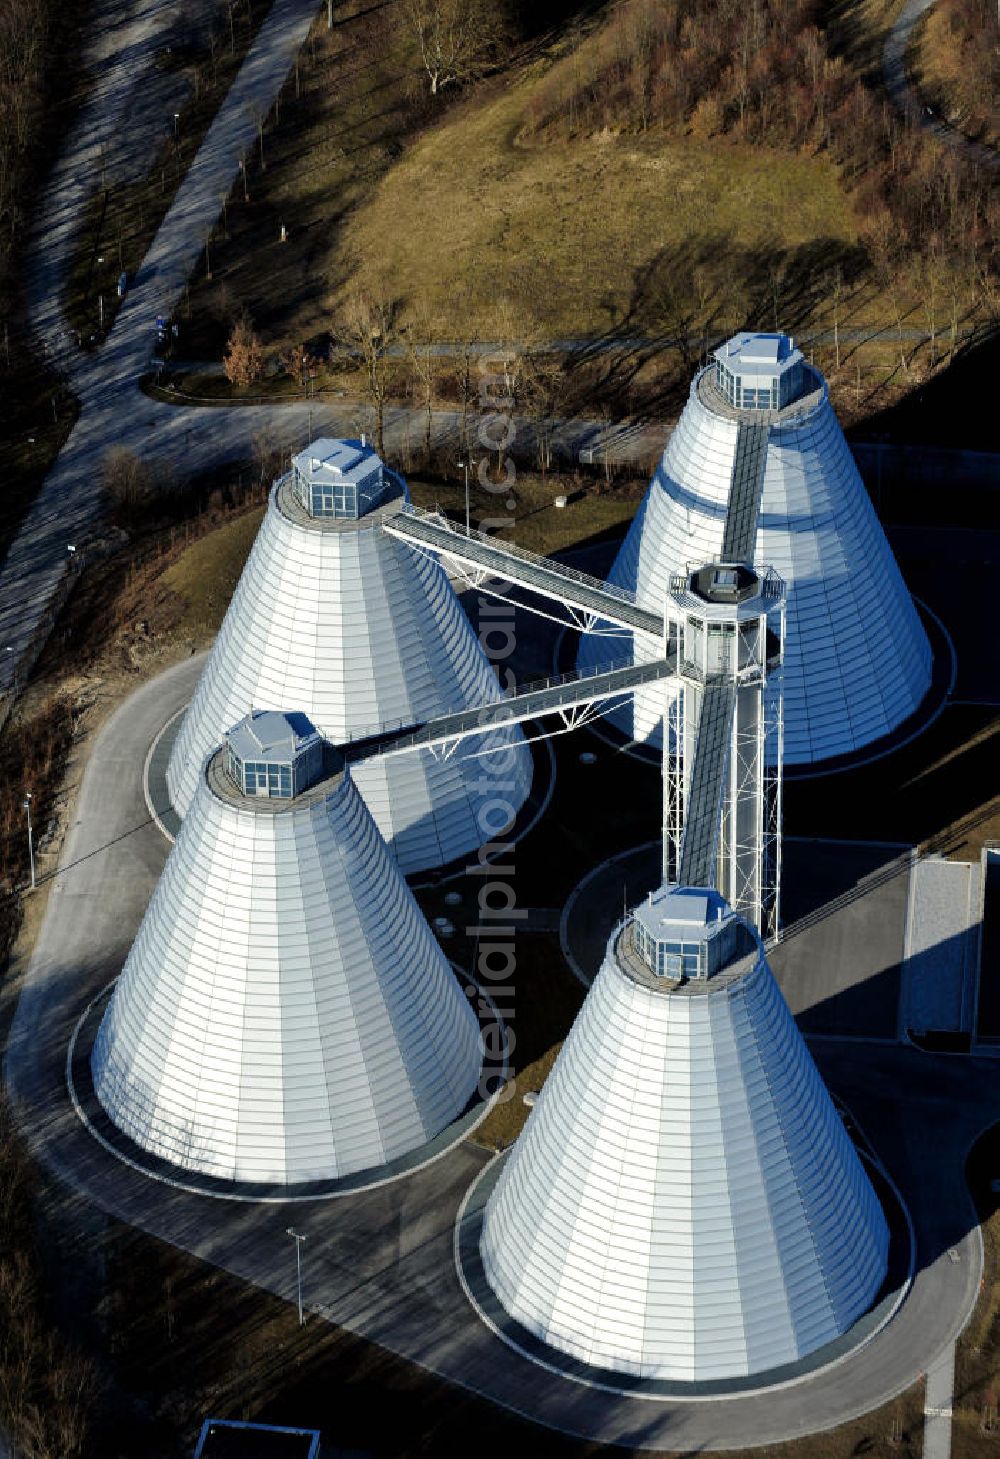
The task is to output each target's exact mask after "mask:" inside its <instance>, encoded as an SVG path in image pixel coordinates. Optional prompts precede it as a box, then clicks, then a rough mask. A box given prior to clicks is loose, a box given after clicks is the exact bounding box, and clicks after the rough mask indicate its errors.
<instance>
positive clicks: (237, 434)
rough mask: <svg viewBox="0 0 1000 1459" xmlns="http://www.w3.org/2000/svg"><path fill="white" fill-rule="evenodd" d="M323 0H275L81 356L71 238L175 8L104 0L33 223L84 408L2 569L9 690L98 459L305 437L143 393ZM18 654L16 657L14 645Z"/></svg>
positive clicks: (38, 270) (192, 455) (296, 429)
mask: <svg viewBox="0 0 1000 1459" xmlns="http://www.w3.org/2000/svg"><path fill="white" fill-rule="evenodd" d="M317 8H318V7H317V3H316V0H274V4H273V5H272V8H271V11H270V14H269V15H268V18H267V20H266V21H265V22H264V24H263V26H262V27H261V29H260V32H259V33H258V35H257V39H256V41H255V42H254V45H253V47H252V48H251V50H250V52H249V54H248V56H247V58H246V60H245V62H244V64H243V66H242V67H241V69H240V72H239V74H238V76H237V77H236V80H235V81H234V82H233V85H232V87H231V88H230V91H229V94H228V96H227V97H226V100H225V102H224V103H223V105H222V107H221V108H220V110H219V113H218V115H217V116H216V119H215V121H214V122H213V124H212V126H211V128H210V129H209V132H208V135H207V136H206V138H205V140H204V142H203V144H202V146H201V148H200V150H199V152H198V154H197V156H196V158H195V160H194V162H193V163H192V165H191V168H190V170H189V172H188V174H187V176H186V177H185V179H184V181H183V182H182V184H181V186H180V188H179V190H178V192H177V195H176V197H175V199H174V201H173V204H172V205H171V208H170V210H169V212H168V213H167V216H166V218H165V219H164V221H163V224H162V226H161V227H160V230H159V232H158V233H157V235H156V238H155V239H154V241H153V244H152V246H151V247H150V250H149V253H148V254H147V255H146V258H145V260H144V261H143V264H142V267H141V269H140V270H139V273H138V276H137V278H136V280H135V283H134V286H133V288H132V289H131V290H130V292H129V295H128V297H127V298H126V300H125V302H124V304H123V306H122V308H121V310H120V312H119V314H118V317H117V319H116V321H115V325H114V328H113V330H112V332H111V334H110V336H109V338H108V340H107V341H106V342H105V344H104V345H103V346H102V347H101V348H100V349H99V350H97V351H95V352H94V353H93V354H90V355H84V354H81V353H80V352H78V351H76V350H75V349H74V348H73V347H72V346H71V345H70V344H69V343H68V342H67V331H66V327H65V321H64V320H63V317H62V290H63V287H64V284H65V279H66V271H67V267H68V261H69V252H70V245H71V239H72V235H73V232H74V230H75V229H76V228H77V227H78V225H79V220H80V216H81V210H82V208H83V207H84V205H85V203H86V199H87V196H88V195H89V193H90V192H91V191H92V189H93V188H94V186H96V185H97V183H98V182H99V178H100V165H101V149H102V146H103V147H106V146H107V145H108V139H109V137H110V136H112V135H113V134H114V133H115V131H116V129H117V128H119V127H120V126H121V125H122V118H123V116H125V115H127V111H126V108H127V106H128V102H129V97H130V96H131V92H132V83H133V79H134V77H135V76H139V77H142V76H143V75H144V74H145V73H146V72H148V70H149V68H150V66H151V65H152V62H153V59H154V57H155V54H156V51H157V49H158V48H159V46H160V45H162V43H163V40H164V36H165V34H166V33H168V32H167V27H168V26H169V24H170V23H171V19H172V17H174V16H175V14H176V7H174V6H172V5H170V4H168V3H166V0H141V3H137V4H134V5H133V6H131V7H128V8H127V9H126V10H125V11H124V12H123V13H122V14H119V10H118V8H117V7H114V6H110V5H105V6H103V8H102V12H101V16H102V20H103V22H104V28H103V30H101V31H99V33H98V39H97V41H95V42H94V43H93V46H92V54H91V55H90V57H89V58H88V59H89V60H90V61H91V62H92V64H93V65H94V67H95V71H96V75H97V81H96V90H95V93H94V97H93V99H92V100H91V101H90V102H89V103H88V105H87V106H85V107H84V109H83V111H82V113H81V115H80V117H79V118H78V120H77V123H76V125H75V126H74V128H73V130H72V132H71V135H70V137H69V138H68V140H67V143H66V147H65V150H64V152H63V154H62V156H61V158H60V159H59V161H58V162H57V164H56V166H55V169H54V172H53V175H52V178H51V180H50V183H49V186H48V187H47V189H46V192H45V194H44V196H43V200H42V206H41V208H40V210H39V214H38V223H37V225H36V235H35V248H34V262H33V269H32V273H31V275H30V279H29V302H30V305H31V313H32V323H33V325H34V327H35V328H36V329H37V331H38V333H39V335H40V337H41V338H42V340H43V342H44V343H45V345H46V348H47V352H48V355H49V357H50V359H51V360H52V362H53V364H55V365H56V366H57V367H58V368H60V369H61V370H63V371H64V373H65V374H66V375H67V376H68V379H69V381H70V384H71V385H72V387H73V390H74V391H75V393H76V395H77V396H78V398H79V400H80V405H81V414H80V418H79V420H78V422H77V425H76V427H75V428H74V430H73V432H72V434H71V435H70V437H69V439H68V441H67V442H66V445H65V447H64V448H63V451H62V452H61V454H60V456H59V458H58V460H57V461H56V463H55V465H54V467H53V468H52V470H51V471H50V473H49V475H48V477H47V478H46V480H45V483H44V485H43V487H42V490H41V492H40V493H39V496H38V498H37V500H36V502H35V503H34V505H33V507H32V509H31V510H30V512H29V513H28V516H27V517H26V519H25V521H24V523H23V525H22V528H21V530H20V532H19V534H18V536H17V538H16V539H15V541H14V543H13V544H12V546H11V548H10V551H9V552H8V554H7V558H6V561H5V562H4V565H3V570H2V572H0V645H2V648H3V650H5V651H4V652H2V653H0V659H2V663H0V692H3V691H5V690H6V689H8V688H9V686H10V683H11V681H12V679H13V678H14V677H15V675H16V673H17V669H18V666H19V664H20V663H21V662H22V659H23V658H24V656H25V655H26V654H27V653H28V650H29V646H30V644H31V642H32V640H33V639H34V638H35V636H36V634H37V633H38V632H39V629H40V626H42V625H43V624H44V620H45V618H46V615H47V613H48V610H49V605H50V603H51V602H52V600H53V597H54V595H55V593H56V592H57V590H58V587H59V584H60V583H61V581H62V580H63V578H64V576H65V573H66V570H67V561H68V556H67V548H68V546H69V545H70V544H73V545H75V546H79V545H80V544H81V543H82V542H84V541H85V540H86V537H87V534H88V532H89V531H90V530H91V529H92V528H93V526H94V523H95V521H96V520H97V517H98V508H99V504H100V489H101V462H102V459H103V456H104V453H105V451H106V450H107V449H108V447H109V446H113V445H124V446H129V447H132V448H133V449H135V450H138V451H140V452H141V453H143V454H147V455H150V456H154V457H160V458H162V459H166V460H180V459H184V461H185V467H186V469H187V470H189V471H191V472H197V471H200V470H202V469H205V468H207V467H210V466H212V465H214V464H217V463H221V462H224V461H226V460H231V459H233V458H234V457H241V456H242V457H247V456H249V455H250V453H251V452H250V442H251V439H252V436H253V434H254V432H255V431H257V430H259V429H261V427H262V425H264V424H267V425H269V426H271V425H273V426H274V428H275V432H276V433H278V434H280V438H281V439H280V443H281V444H288V443H290V442H292V441H295V442H298V441H300V440H302V439H303V437H304V434H305V432H306V430H307V428H308V427H307V424H306V420H307V416H306V414H305V413H304V412H303V411H301V410H299V409H297V408H295V407H293V408H292V410H291V412H289V413H288V415H287V416H286V415H285V414H284V413H281V415H280V419H279V415H278V413H277V412H273V411H269V412H266V413H264V414H263V415H260V414H258V413H257V412H252V411H251V412H249V413H248V414H247V415H246V416H240V415H238V413H235V412H226V413H225V415H224V416H223V415H218V416H216V417H215V418H214V419H206V413H205V412H197V413H195V412H187V411H172V410H171V409H170V407H168V406H159V407H157V406H156V405H155V404H154V402H152V401H149V400H146V398H145V397H144V396H142V395H141V394H140V392H139V390H138V384H137V382H138V380H139V377H140V375H141V374H142V373H143V371H144V370H145V369H146V368H147V365H148V361H149V356H150V353H151V348H152V339H153V321H154V319H155V317H156V315H157V314H158V313H160V312H162V311H167V312H169V311H170V309H171V308H172V307H173V304H174V301H175V300H176V299H177V298H178V297H179V295H180V293H181V291H182V289H183V287H184V284H185V282H186V280H187V278H188V276H189V275H190V273H191V270H192V269H193V267H194V265H195V262H196V260H197V258H198V255H199V252H200V250H201V248H202V247H203V244H204V240H205V237H206V234H207V233H208V231H209V230H210V228H211V227H212V224H213V223H214V221H215V219H216V217H217V215H218V213H219V209H220V206H221V203H222V199H223V198H224V197H225V196H226V194H227V193H228V192H229V189H230V187H231V185H232V182H233V180H234V178H235V177H236V176H237V174H238V171H239V159H240V156H241V155H242V153H243V152H244V151H247V150H249V149H250V147H251V146H252V144H253V141H254V138H255V136H256V130H257V117H258V115H259V114H260V113H261V112H264V113H266V112H267V111H268V110H269V109H270V106H271V103H272V102H273V100H274V97H275V96H276V95H277V93H278V90H279V89H280V87H281V84H282V82H283V81H284V79H285V77H286V76H287V74H288V72H289V70H290V69H291V66H292V63H293V61H294V59H295V56H296V55H297V53H298V51H299V49H300V47H301V46H302V44H303V42H304V41H305V38H306V35H307V34H308V31H309V27H310V25H311V23H312V21H313V18H314V16H315V15H316V12H317ZM8 649H9V650H10V652H6V650H8Z"/></svg>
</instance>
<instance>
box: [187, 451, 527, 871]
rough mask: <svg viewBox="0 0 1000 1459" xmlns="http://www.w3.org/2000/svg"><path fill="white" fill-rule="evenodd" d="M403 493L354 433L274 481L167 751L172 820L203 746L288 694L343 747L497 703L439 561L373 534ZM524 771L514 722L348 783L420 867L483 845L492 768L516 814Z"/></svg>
mask: <svg viewBox="0 0 1000 1459" xmlns="http://www.w3.org/2000/svg"><path fill="white" fill-rule="evenodd" d="M406 500H407V497H406V488H405V486H404V484H403V482H402V480H401V479H400V478H399V477H398V476H396V475H395V474H394V473H393V472H391V471H389V470H388V469H387V468H386V467H385V466H384V465H383V464H382V462H381V460H380V459H379V457H378V456H377V455H376V454H375V452H374V451H373V450H372V449H371V447H370V446H368V445H366V444H365V443H364V442H358V441H336V440H328V439H321V440H316V441H313V442H312V444H311V445H310V446H309V447H308V448H307V449H306V450H305V451H303V452H302V453H301V454H300V455H298V456H296V457H295V458H294V460H293V462H292V469H291V471H290V472H289V473H288V475H286V476H285V477H283V478H282V479H281V480H280V481H278V482H277V483H276V484H275V486H274V487H273V489H272V491H271V496H270V501H269V503H268V508H267V512H266V513H265V516H264V520H263V522H262V524H261V528H260V531H259V532H258V534H257V538H256V541H255V542H254V546H253V550H252V551H251V553H250V557H249V559H248V561H247V564H246V566H245V568H244V570H243V573H242V575H241V577H240V580H239V583H238V584H237V587H236V591H235V593H234V594H233V598H232V602H231V603H230V605H229V610H228V612H227V613H226V617H225V620H224V621H223V624H222V627H221V629H220V631H219V635H218V638H217V639H216V641H215V644H214V646H213V648H212V651H211V653H210V654H209V657H208V660H207V662H206V664H205V668H204V670H203V672H202V675H201V678H200V680H199V682H198V687H197V689H196V691H195V695H194V698H193V700H192V702H191V705H190V707H189V709H188V711H187V714H186V715H185V718H184V721H183V724H182V726H181V729H180V733H179V735H178V737H177V741H176V743H175V745H174V748H173V751H172V753H171V756H170V762H169V766H168V768H167V786H168V789H169V792H170V797H171V800H172V802H173V805H174V807H175V809H176V810H177V811H178V813H179V814H180V815H182V816H183V815H184V814H186V812H187V809H188V807H189V805H190V804H191V801H192V798H193V796H194V794H195V789H196V787H197V785H198V781H199V777H200V775H201V767H202V763H203V761H204V758H205V756H206V755H207V754H208V753H209V751H210V750H212V749H213V747H214V746H216V745H217V744H218V743H219V740H220V739H221V737H222V735H223V734H224V733H225V732H226V730H227V729H228V728H229V727H230V726H231V725H232V724H233V723H234V722H235V721H236V720H237V719H239V718H240V716H241V715H245V714H247V713H249V712H250V711H251V710H252V709H254V708H255V707H257V706H259V705H280V706H288V705H294V706H296V707H297V708H300V709H301V710H302V711H303V712H305V713H306V714H308V715H309V717H310V718H311V720H312V721H313V723H314V724H315V726H316V728H317V730H318V731H319V732H320V733H321V734H322V735H323V736H324V737H325V738H326V739H328V740H330V741H332V742H333V743H335V744H344V743H345V742H347V741H350V740H357V739H359V738H366V737H369V736H372V737H374V736H377V735H379V734H380V733H382V732H384V731H385V730H387V729H391V728H394V727H397V726H404V725H406V726H409V725H419V724H421V723H423V722H424V721H426V720H430V719H434V718H436V717H438V716H441V715H445V714H449V713H454V712H457V711H460V710H464V709H467V708H469V707H470V706H476V705H484V704H489V703H496V702H497V701H498V700H499V699H500V691H499V688H498V685H497V680H496V676H495V674H494V672H493V670H492V669H491V667H490V665H489V662H488V661H487V658H486V656H485V654H484V653H483V651H482V649H481V647H480V645H479V642H478V640H477V638H476V636H475V634H474V632H473V630H472V627H471V625H470V623H469V620H468V618H467V617H466V615H465V613H464V611H463V609H462V606H461V604H460V603H459V601H458V598H457V596H456V595H455V592H454V590H453V589H452V587H451V584H450V583H449V582H448V579H447V577H446V575H445V573H444V571H443V569H442V568H441V566H440V565H439V564H438V563H437V562H436V561H434V560H432V559H431V558H429V557H427V556H426V555H425V554H424V553H422V552H419V551H417V550H415V549H414V548H413V547H411V546H409V545H408V544H407V543H406V542H405V541H403V540H402V539H401V538H400V537H399V536H393V535H390V534H389V533H388V532H387V531H385V530H383V529H384V527H385V524H386V523H387V522H390V521H392V520H393V519H394V518H395V516H396V515H397V514H398V513H399V509H400V507H401V506H403V505H404V504H405V503H406ZM484 755H485V756H487V757H488V759H487V760H484V759H483V758H482V757H483V756H484ZM531 775H532V761H531V752H530V750H529V749H528V747H527V745H526V743H525V741H524V736H523V734H522V732H521V730H520V729H519V727H518V726H517V725H509V726H507V727H505V728H503V729H500V730H497V732H496V733H495V734H493V735H490V736H484V737H483V738H482V739H481V740H480V742H479V743H477V745H476V746H475V754H474V755H469V754H468V753H463V752H459V753H456V754H454V755H452V756H450V757H435V756H433V755H431V754H429V753H428V752H426V751H422V752H420V753H418V754H414V755H410V756H407V757H405V758H384V759H380V758H373V759H370V760H368V761H366V762H365V763H364V764H363V765H360V766H359V768H358V771H357V774H356V778H355V783H356V785H357V788H358V790H359V791H360V792H361V794H362V796H363V797H364V799H365V802H366V804H367V805H368V808H369V809H370V810H371V812H372V815H373V816H374V818H375V822H376V825H377V826H378V828H379V830H380V831H381V832H382V834H383V836H384V837H385V839H386V841H387V842H388V844H389V847H390V849H391V851H392V852H393V854H394V855H395V857H396V859H397V861H398V862H399V864H400V866H401V867H402V869H403V871H404V872H416V871H420V870H423V869H425V868H427V867H432V866H440V865H443V864H445V863H447V862H450V861H453V860H455V859H456V858H459V857H462V856H465V855H467V854H468V853H469V852H470V851H474V850H475V849H476V848H477V847H479V846H480V845H482V844H483V842H485V841H487V840H489V839H490V836H489V831H488V830H485V831H484V829H483V827H482V825H481V822H480V815H479V813H480V811H481V809H482V807H483V805H484V804H485V803H486V802H487V801H489V800H490V798H491V797H495V795H496V792H497V784H498V778H499V780H502V790H503V795H504V799H505V801H506V802H508V803H509V804H510V805H512V806H513V807H514V809H515V810H516V809H517V808H518V807H520V806H521V805H522V804H523V802H524V800H525V799H526V797H527V795H528V792H529V790H530V786H531Z"/></svg>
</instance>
